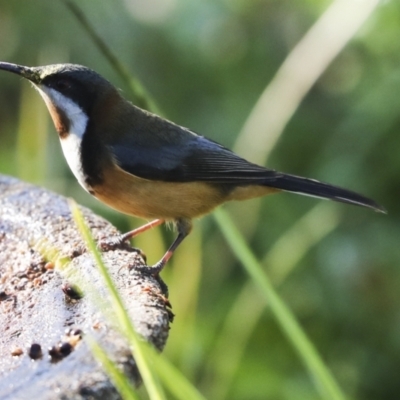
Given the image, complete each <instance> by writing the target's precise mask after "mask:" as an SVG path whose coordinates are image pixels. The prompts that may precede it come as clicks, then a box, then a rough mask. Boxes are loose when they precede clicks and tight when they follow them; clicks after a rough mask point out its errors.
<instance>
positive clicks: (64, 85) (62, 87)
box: [54, 79, 71, 91]
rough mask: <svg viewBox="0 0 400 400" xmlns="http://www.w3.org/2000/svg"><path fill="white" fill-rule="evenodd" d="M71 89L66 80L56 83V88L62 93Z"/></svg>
mask: <svg viewBox="0 0 400 400" xmlns="http://www.w3.org/2000/svg"><path fill="white" fill-rule="evenodd" d="M70 87H71V84H70V83H69V82H68V81H67V80H65V79H59V80H57V81H55V82H54V88H55V89H57V90H60V91H63V90H67V89H69V88H70Z"/></svg>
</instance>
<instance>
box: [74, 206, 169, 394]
mask: <svg viewBox="0 0 400 400" xmlns="http://www.w3.org/2000/svg"><path fill="white" fill-rule="evenodd" d="M70 208H71V212H72V215H73V217H74V220H75V222H76V224H77V226H78V228H79V230H80V232H81V234H82V236H83V238H84V240H85V242H86V245H87V247H88V249H89V250H90V251H91V252H92V254H93V256H94V259H95V261H96V264H97V266H98V268H99V271H100V273H101V275H102V276H103V279H104V281H105V284H106V286H107V289H108V291H109V293H110V301H111V304H112V307H113V309H114V312H115V314H116V317H117V320H118V322H119V325H120V327H121V329H122V331H123V332H124V333H125V334H126V336H127V338H128V340H129V342H130V345H131V349H132V352H133V357H134V359H135V362H136V364H137V366H138V368H139V371H140V375H141V376H142V379H143V382H144V384H145V387H146V390H147V392H148V394H149V397H150V399H152V400H163V399H165V398H166V397H165V395H164V392H163V390H162V387H161V385H160V383H159V381H158V379H157V378H156V376H155V375H154V371H153V370H152V368H151V367H150V365H149V362H148V359H147V358H146V350H145V346H144V345H143V341H142V339H141V338H140V337H139V335H138V334H137V333H136V331H135V330H134V328H133V326H132V324H131V321H130V319H129V316H128V314H127V313H126V311H125V308H124V305H123V302H122V299H121V297H120V296H119V294H118V291H117V289H116V288H115V286H114V283H113V281H112V279H111V277H110V275H109V274H108V271H107V267H106V265H105V264H104V262H103V260H102V258H101V255H100V252H99V250H98V249H97V246H96V244H95V242H94V240H93V237H92V235H91V233H90V231H89V228H88V227H87V226H86V224H85V221H84V220H83V217H82V214H81V212H80V210H79V208H78V206H77V205H76V203H75V202H74V201H73V200H70Z"/></svg>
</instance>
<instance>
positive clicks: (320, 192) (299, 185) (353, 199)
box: [268, 174, 386, 213]
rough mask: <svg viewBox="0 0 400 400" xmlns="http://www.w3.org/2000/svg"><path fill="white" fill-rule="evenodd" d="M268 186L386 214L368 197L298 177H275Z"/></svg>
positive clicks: (286, 175)
mask: <svg viewBox="0 0 400 400" xmlns="http://www.w3.org/2000/svg"><path fill="white" fill-rule="evenodd" d="M268 186H272V187H274V188H277V189H281V190H284V191H287V192H293V193H299V194H303V195H306V196H312V197H319V198H322V199H330V200H334V201H338V202H341V203H347V204H354V205H357V206H362V207H368V208H372V209H373V210H375V211H379V212H382V213H386V210H385V208H383V207H382V206H381V205H379V204H377V203H376V202H375V201H373V200H371V199H369V198H368V197H365V196H362V195H360V194H358V193H355V192H352V191H351V190H347V189H342V188H340V187H337V186H333V185H330V184H328V183H324V182H319V181H316V180H314V179H309V178H302V177H300V176H295V175H288V174H282V175H280V176H277V178H276V180H275V181H274V182H268Z"/></svg>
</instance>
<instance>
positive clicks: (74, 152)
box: [36, 86, 88, 190]
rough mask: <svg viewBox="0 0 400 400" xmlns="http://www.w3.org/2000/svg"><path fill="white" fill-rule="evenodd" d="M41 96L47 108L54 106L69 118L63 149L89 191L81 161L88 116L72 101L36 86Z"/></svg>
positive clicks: (72, 168)
mask: <svg viewBox="0 0 400 400" xmlns="http://www.w3.org/2000/svg"><path fill="white" fill-rule="evenodd" d="M36 87H37V89H38V91H39V93H40V95H41V96H42V97H43V99H44V101H45V103H46V105H47V108H49V109H51V106H52V105H54V106H56V108H58V109H60V110H62V111H63V112H64V114H65V115H66V117H67V118H68V120H69V122H70V125H69V132H68V134H67V135H66V136H65V137H62V138H60V141H61V147H62V150H63V153H64V156H65V158H66V160H67V163H68V165H69V167H70V168H71V171H72V172H73V174H74V175H75V177H76V179H77V180H78V182H79V183H80V184H81V186H82V187H83V188H84V189H85V190H88V189H87V187H86V184H85V176H84V173H83V169H82V161H81V143H82V138H83V135H84V133H85V130H86V126H87V122H88V116H87V115H86V114H85V113H84V112H83V110H82V109H81V108H80V107H79V106H78V105H77V104H76V103H74V102H73V101H72V100H70V99H69V98H67V97H65V96H64V95H62V94H61V93H60V92H57V91H56V90H54V89H51V88H48V87H45V86H36Z"/></svg>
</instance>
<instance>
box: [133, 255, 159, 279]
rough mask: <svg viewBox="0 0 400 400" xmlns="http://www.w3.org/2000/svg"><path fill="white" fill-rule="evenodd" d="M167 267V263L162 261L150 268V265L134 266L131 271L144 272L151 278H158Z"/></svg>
mask: <svg viewBox="0 0 400 400" xmlns="http://www.w3.org/2000/svg"><path fill="white" fill-rule="evenodd" d="M164 266H165V262H164V261H163V260H162V259H161V260H160V261H159V262H157V263H156V264H154V265H152V266H150V265H134V266H132V267H131V268H130V270H131V271H135V272H142V273H145V274H148V275H151V276H154V277H155V278H158V276H159V274H160V272H161V271H162V269H163V268H164Z"/></svg>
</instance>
